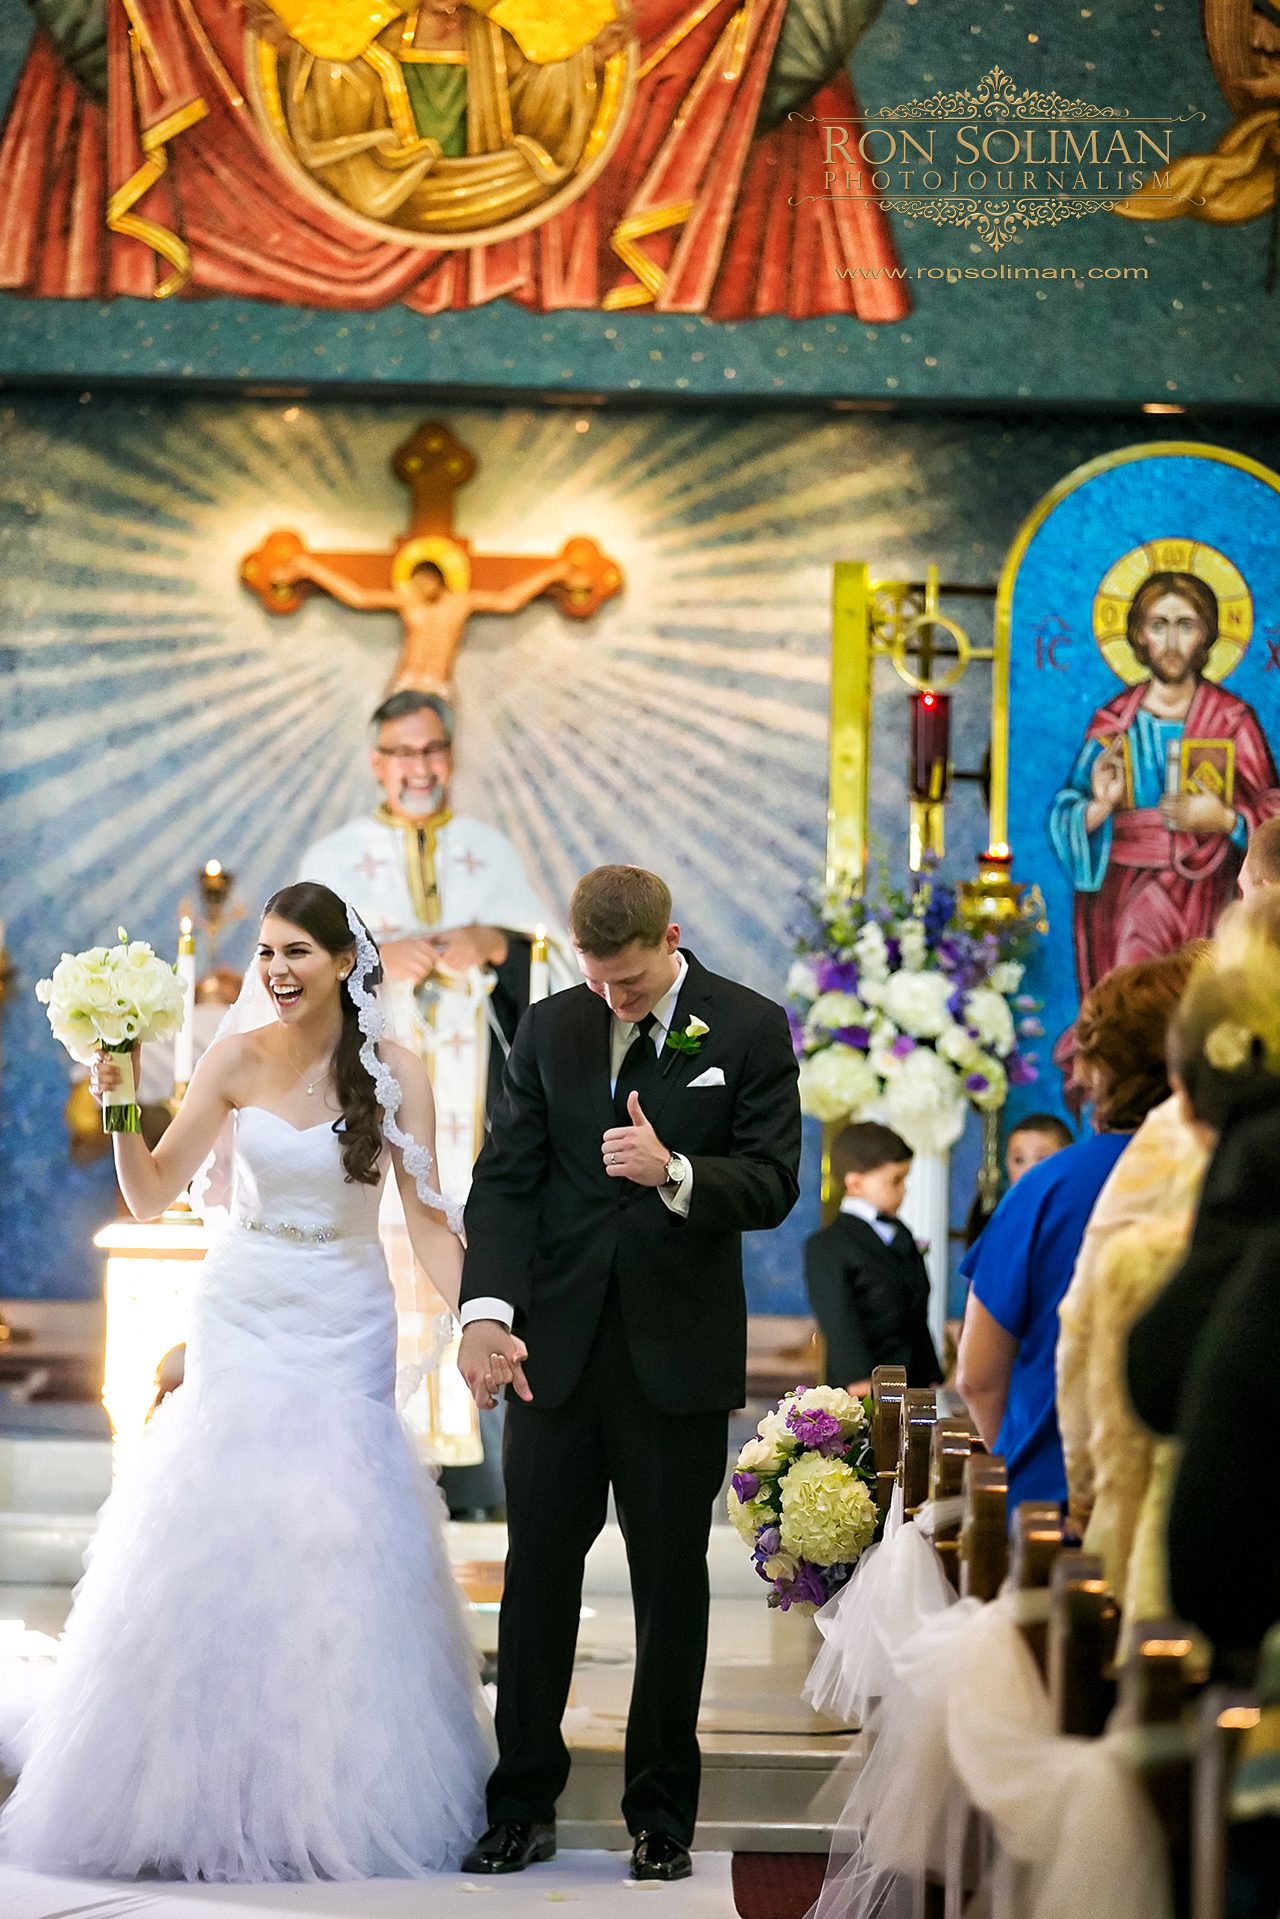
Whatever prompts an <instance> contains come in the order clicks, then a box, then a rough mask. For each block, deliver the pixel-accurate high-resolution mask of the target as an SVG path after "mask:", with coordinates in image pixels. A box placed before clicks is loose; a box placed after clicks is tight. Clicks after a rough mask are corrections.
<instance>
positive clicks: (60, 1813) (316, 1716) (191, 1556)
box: [0, 1368, 492, 1882]
mask: <svg viewBox="0 0 1280 1919" xmlns="http://www.w3.org/2000/svg"><path fill="white" fill-rule="evenodd" d="M442 1517H443V1513H442V1507H441V1502H440V1499H439V1495H438V1493H437V1491H436V1489H435V1487H434V1485H433V1484H432V1483H431V1481H430V1479H429V1478H428V1477H427V1475H426V1474H425V1473H424V1472H423V1471H422V1469H421V1468H420V1467H419V1466H418V1464H417V1462H416V1461H415V1460H414V1459H413V1457H412V1456H411V1454H410V1451H409V1448H408V1445H407V1443H406V1439H405V1436H404V1433H403V1430H402V1428H401V1426H400V1423H399V1421H398V1419H397V1417H396V1415H395V1413H394V1411H393V1410H392V1408H391V1407H390V1406H388V1405H386V1404H385V1403H383V1402H382V1401H380V1400H378V1399H374V1398H370V1397H366V1396H364V1395H362V1394H360V1393H353V1392H347V1391H339V1390H335V1389H334V1388H333V1387H332V1386H326V1385H322V1384H318V1383H317V1381H316V1380H315V1379H314V1378H309V1379H308V1378H301V1377H300V1378H291V1377H290V1376H289V1374H288V1372H287V1371H286V1370H283V1369H273V1368H264V1369H258V1370H255V1369H253V1368H247V1369H236V1370H233V1371H223V1370H218V1371H214V1372H209V1371H204V1372H203V1373H202V1374H200V1376H198V1377H197V1379H196V1380H194V1381H189V1383H188V1384H187V1385H186V1386H184V1387H182V1388H181V1389H180V1391H179V1392H178V1393H176V1394H175V1395H173V1396H172V1398H171V1399H169V1400H168V1401H166V1402H165V1404H164V1405H163V1406H161V1408H160V1409H159V1411H158V1412H157V1414H156V1416H155V1418H154V1419H153V1421H152V1424H151V1428H150V1430H149V1434H148V1443H147V1444H146V1445H145V1446H144V1448H143V1449H142V1456H141V1458H140V1460H139V1463H138V1464H137V1466H136V1467H135V1469H134V1471H133V1474H132V1476H131V1477H130V1479H129V1480H128V1482H127V1483H126V1484H125V1486H124V1487H123V1488H122V1490H121V1491H120V1492H118V1493H116V1494H114V1495H113V1496H112V1498H111V1499H110V1500H109V1501H108V1503H107V1505H106V1506H105V1507H104V1509H103V1512H102V1515H101V1520H100V1524H99V1528H98V1532H97V1535H96V1538H95V1540H94V1544H93V1548H92V1552H91V1555H90V1558H89V1561H88V1570H87V1572H86V1575H85V1578H84V1580H83V1582H82V1583H81V1585H80V1587H79V1588H78V1591H77V1594H76V1602H75V1606H74V1609H73V1612H72V1615H71V1619H70V1621H69V1623H68V1628H67V1634H66V1638H65V1640H64V1644H63V1651H62V1656H61V1658H60V1660H59V1661H58V1664H57V1668H56V1672H55V1673H54V1675H53V1677H52V1681H51V1684H50V1687H49V1690H48V1692H47V1695H46V1697H45V1698H44V1700H43V1701H42V1703H41V1705H40V1706H39V1708H38V1709H37V1711H36V1712H35V1713H34V1715H33V1716H32V1717H31V1719H30V1720H29V1721H28V1723H27V1725H26V1726H25V1727H24V1728H23V1731H22V1734H21V1737H20V1739H19V1740H18V1742H17V1753H16V1756H17V1758H18V1759H19V1760H20V1761H21V1763H22V1771H21V1777H20V1780H19V1783H18V1786H17V1788H16V1790H15V1792H14V1793H13V1795H12V1797H11V1798H10V1800H9V1802H8V1804H7V1805H6V1806H5V1808H4V1811H3V1815H0V1853H2V1854H3V1856H4V1857H6V1858H8V1859H10V1860H12V1861H13V1862H14V1863H16V1864H19V1865H23V1866H27V1867H31V1868H35V1869H37V1870H44V1871H49V1872H59V1873H75V1874H88V1875H117V1876H122V1877H123V1876H132V1875H134V1874H137V1873H140V1872H153V1873H156V1874H158V1875H160V1876H162V1877H172V1878H185V1879H197V1878H202V1879H208V1880H224V1881H240V1882H253V1881H263V1880H278V1879H317V1878H328V1879H362V1878H375V1877H384V1876H391V1877H396V1876H400V1877H403V1876H419V1875H421V1874H423V1873H425V1872H428V1871H437V1870H442V1869H445V1868H448V1867H449V1866H451V1865H454V1864H456V1862H457V1860H458V1859H459V1857H460V1856H461V1854H462V1852H463V1851H464V1850H465V1849H466V1847H467V1846H468V1845H469V1844H470V1843H471V1841H472V1840H473V1839H474V1837H475V1836H476V1835H477V1833H478V1832H479V1831H480V1830H481V1829H482V1828H483V1825H484V1791H483V1789H484V1780H485V1777H486V1774H487V1772H488V1770H489V1766H490V1763H491V1750H492V1731H491V1728H490V1726H489V1723H488V1714H487V1712H486V1710H485V1708H484V1706H483V1703H482V1701H481V1697H480V1693H479V1688H478V1684H477V1680H476V1670H475V1659H474V1655H473V1653H472V1650H471V1646H470V1641H469V1636H468V1634H467V1630H466V1624H465V1620H464V1618H463V1614H462V1608H461V1602H460V1599H459V1596H458V1593H457V1590H456V1587H455V1585H454V1582H453V1579H452V1577H451V1574H450V1570H449V1566H448V1562H447V1558H446V1554H445V1549H444V1539H443V1533H442Z"/></svg>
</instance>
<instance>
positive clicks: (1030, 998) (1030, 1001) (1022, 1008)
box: [1013, 993, 1040, 1013]
mask: <svg viewBox="0 0 1280 1919" xmlns="http://www.w3.org/2000/svg"><path fill="white" fill-rule="evenodd" d="M1013 1003H1014V1005H1015V1006H1016V1008H1017V1009H1018V1011H1019V1012H1020V1013H1038V1012H1039V1011H1040V1002H1039V1000H1038V999H1036V997H1035V995H1034V994H1032V993H1019V995H1018V997H1017V999H1016V1000H1015V1001H1014V1002H1013Z"/></svg>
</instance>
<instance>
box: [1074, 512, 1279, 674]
mask: <svg viewBox="0 0 1280 1919" xmlns="http://www.w3.org/2000/svg"><path fill="white" fill-rule="evenodd" d="M1153 573H1190V574H1192V575H1193V576H1194V577H1195V578H1196V579H1197V580H1203V581H1204V583H1205V585H1206V586H1207V587H1208V588H1209V590H1210V592H1211V593H1212V594H1213V595H1214V597H1215V598H1216V600H1217V602H1218V637H1217V639H1216V640H1215V641H1214V643H1213V645H1212V647H1211V648H1210V650H1209V657H1208V659H1207V660H1206V661H1205V665H1204V677H1205V679H1206V680H1214V681H1220V680H1225V679H1226V677H1227V675H1228V673H1231V672H1234V670H1235V668H1236V667H1237V666H1239V664H1240V662H1241V660H1242V659H1243V658H1244V655H1245V649H1246V648H1247V647H1248V644H1249V637H1250V635H1251V634H1252V632H1253V596H1252V594H1251V593H1250V592H1249V589H1248V587H1247V586H1246V585H1245V582H1244V576H1243V574H1242V573H1241V572H1240V570H1239V568H1238V567H1236V566H1233V565H1232V563H1231V561H1230V560H1229V559H1228V558H1227V556H1226V554H1225V553H1219V552H1218V550H1217V548H1216V547H1212V546H1203V545H1202V544H1201V543H1200V541H1199V540H1181V539H1170V540H1148V542H1147V544H1146V545H1145V546H1135V547H1134V548H1133V550H1132V552H1130V553H1126V554H1124V555H1123V556H1122V558H1120V559H1118V560H1116V561H1115V563H1114V564H1113V565H1112V566H1111V567H1110V568H1109V569H1108V571H1107V573H1106V575H1105V576H1104V578H1103V580H1102V584H1101V585H1100V586H1099V588H1098V591H1097V593H1096V594H1095V595H1094V601H1093V637H1094V639H1095V640H1096V641H1097V643H1098V651H1099V652H1100V653H1101V654H1102V657H1103V659H1104V660H1105V661H1106V663H1107V665H1108V666H1109V667H1110V668H1111V671H1112V672H1113V673H1115V674H1117V675H1118V676H1119V677H1120V679H1122V680H1123V681H1124V683H1125V685H1126V686H1137V684H1138V682H1139V681H1140V680H1147V679H1150V677H1151V675H1150V673H1149V672H1148V670H1147V668H1146V667H1145V666H1140V665H1139V663H1138V660H1137V658H1136V656H1135V654H1134V651H1133V648H1132V647H1131V646H1130V644H1129V635H1128V625H1129V608H1130V606H1131V605H1132V604H1133V597H1134V595H1135V593H1137V591H1138V589H1139V588H1140V587H1142V586H1143V585H1145V583H1146V582H1147V581H1148V580H1149V579H1150V578H1151V576H1152V574H1153Z"/></svg>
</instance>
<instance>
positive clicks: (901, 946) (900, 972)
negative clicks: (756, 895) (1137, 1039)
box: [787, 880, 1044, 1153]
mask: <svg viewBox="0 0 1280 1919" xmlns="http://www.w3.org/2000/svg"><path fill="white" fill-rule="evenodd" d="M808 905H809V915H810V917H809V922H808V924H807V925H806V926H805V928H804V930H803V931H802V933H801V935H800V938H799V939H798V940H797V943H796V951H797V953H798V954H799V958H797V959H796V961H795V962H794V964H793V965H792V968H791V972H790V974H789V976H788V979H787V995H788V998H789V1000H790V1002H791V1011H790V1014H789V1017H790V1020H791V1029H792V1037H793V1039H794V1042H795V1047H796V1051H797V1053H798V1054H799V1056H800V1104H801V1107H802V1109H803V1111H804V1112H806V1113H809V1114H811V1115H812V1116H813V1118H815V1119H820V1120H824V1121H832V1122H834V1121H838V1120H845V1119H878V1120H881V1121H883V1122H884V1123H885V1124H886V1125H889V1126H892V1127H893V1128H894V1129H895V1131H897V1132H898V1133H900V1134H901V1135H902V1137H903V1139H905V1140H906V1141H907V1144H908V1145H909V1146H911V1147H912V1148H913V1149H914V1150H915V1151H916V1152H917V1153H942V1152H945V1151H946V1149H947V1148H948V1147H949V1146H950V1145H951V1144H952V1142H953V1141H955V1140H957V1139H958V1138H959V1137H960V1134H961V1133H962V1132H963V1130H964V1121H965V1112H966V1109H967V1107H969V1106H975V1107H976V1108H977V1109H978V1110H979V1112H989V1111H994V1110H995V1109H996V1108H997V1107H1000V1106H1003V1104H1004V1102H1005V1099H1006V1097H1007V1095H1008V1091H1009V1088H1010V1086H1028V1085H1030V1084H1031V1083H1032V1081H1033V1080H1035V1079H1036V1078H1037V1077H1038V1068H1037V1063H1036V1055H1035V1054H1034V1053H1028V1052H1024V1051H1023V1049H1022V1044H1021V1042H1022V1041H1023V1040H1026V1039H1032V1038H1038V1037H1039V1036H1040V1035H1041V1034H1042V1033H1043V1031H1044V1028H1043V1027H1042V1026H1041V1024H1040V1022H1039V1020H1038V1019H1037V1018H1036V1017H1035V1015H1036V1014H1037V1013H1038V1011H1039V1010H1040V1003H1039V1001H1037V1000H1034V999H1032V998H1030V997H1029V996H1028V995H1026V994H1024V993H1022V992H1021V991H1020V988H1021V985H1022V975H1023V971H1024V967H1023V964H1022V960H1021V958H1020V957H1019V956H1020V955H1021V954H1023V953H1025V951H1026V950H1027V946H1028V944H1029V942H1030V941H1031V939H1032V938H1033V937H1034V934H1033V930H1032V927H1031V925H1030V924H1029V923H1028V922H1027V921H1026V920H1022V921H1014V922H1012V924H1011V925H1010V926H1009V927H1008V928H1007V930H1002V931H999V932H997V931H994V930H986V931H983V932H981V933H977V932H972V931H970V930H969V929H968V928H967V927H966V926H965V925H964V924H963V922H962V921H961V920H960V919H959V917H958V916H957V913H956V896H955V893H954V891H953V889H952V888H951V887H949V886H943V885H940V884H938V883H937V882H934V881H930V880H922V881H921V882H920V883H919V884H918V885H917V887H916V890H915V892H914V893H913V894H912V895H910V896H908V895H905V894H901V893H898V894H895V893H891V892H889V891H888V889H887V888H886V887H884V886H882V887H881V890H880V893H879V896H878V898H876V899H874V900H873V899H869V898H867V897H865V896H862V895H856V894H851V893H849V892H847V891H842V890H839V889H835V888H825V889H821V890H818V891H816V892H815V893H814V894H813V895H812V896H811V897H810V899H809V902H808Z"/></svg>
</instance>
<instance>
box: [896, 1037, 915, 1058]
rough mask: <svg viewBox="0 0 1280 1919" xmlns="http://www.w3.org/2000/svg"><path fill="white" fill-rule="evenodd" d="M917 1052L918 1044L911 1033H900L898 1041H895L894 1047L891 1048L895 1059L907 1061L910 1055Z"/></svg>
mask: <svg viewBox="0 0 1280 1919" xmlns="http://www.w3.org/2000/svg"><path fill="white" fill-rule="evenodd" d="M915 1050H916V1043H915V1041H914V1040H913V1039H912V1037H911V1035H910V1033H899V1034H898V1037H897V1039H896V1040H894V1042H893V1045H892V1046H891V1047H890V1048H889V1051H890V1052H891V1053H892V1054H893V1057H894V1058H895V1059H905V1058H906V1057H907V1054H908V1053H914V1052H915Z"/></svg>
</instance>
